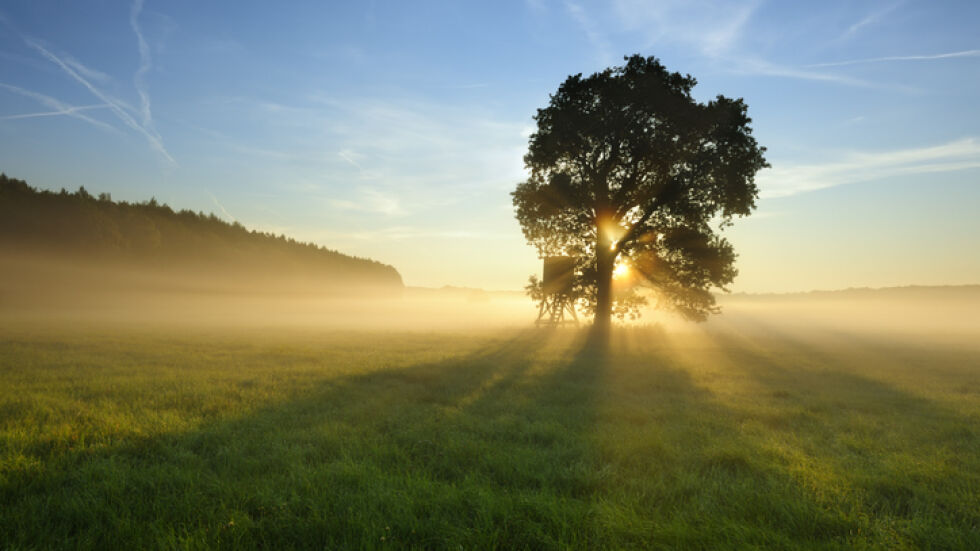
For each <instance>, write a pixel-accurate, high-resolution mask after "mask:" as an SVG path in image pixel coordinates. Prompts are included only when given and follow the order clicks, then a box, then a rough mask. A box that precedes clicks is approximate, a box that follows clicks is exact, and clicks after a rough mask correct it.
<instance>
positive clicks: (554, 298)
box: [534, 256, 578, 327]
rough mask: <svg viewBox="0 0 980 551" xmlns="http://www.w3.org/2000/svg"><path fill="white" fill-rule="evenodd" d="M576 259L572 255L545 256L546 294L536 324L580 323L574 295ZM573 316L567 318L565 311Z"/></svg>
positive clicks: (544, 281) (543, 288)
mask: <svg viewBox="0 0 980 551" xmlns="http://www.w3.org/2000/svg"><path fill="white" fill-rule="evenodd" d="M574 274H575V259H574V258H572V257H570V256H546V257H545V258H544V270H543V274H542V275H543V277H542V278H541V287H542V290H543V291H544V294H543V296H542V298H541V305H540V306H539V308H538V319H537V321H535V322H534V325H537V326H541V325H548V326H551V327H559V326H561V325H564V324H566V323H573V324H575V325H578V316H577V315H576V314H575V300H574V298H573V295H572V289H573V282H574ZM566 312H567V313H568V314H569V315H570V316H571V318H570V319H566V318H565V313H566Z"/></svg>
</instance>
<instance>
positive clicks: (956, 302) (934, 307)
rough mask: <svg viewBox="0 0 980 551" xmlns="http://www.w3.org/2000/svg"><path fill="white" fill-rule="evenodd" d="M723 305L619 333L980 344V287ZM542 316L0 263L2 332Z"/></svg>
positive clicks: (190, 275) (464, 327)
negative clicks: (778, 334) (820, 335)
mask: <svg viewBox="0 0 980 551" xmlns="http://www.w3.org/2000/svg"><path fill="white" fill-rule="evenodd" d="M718 300H719V304H720V306H721V308H722V314H721V315H716V316H712V317H711V318H710V319H709V321H708V322H706V323H703V324H697V323H692V322H687V321H684V320H682V319H680V318H679V317H676V316H673V315H671V314H669V313H666V312H661V311H657V310H656V309H654V308H652V307H651V308H647V309H646V310H645V311H644V312H643V316H642V317H641V318H640V319H639V320H638V321H634V322H627V323H624V324H622V325H626V326H658V327H659V328H661V329H663V330H664V331H666V332H669V333H674V334H677V335H683V334H708V335H710V334H712V333H717V332H730V331H736V332H739V333H743V334H747V335H751V334H757V333H767V332H772V331H777V330H778V331H792V332H806V331H821V332H836V333H863V334H877V335H882V336H895V337H896V338H906V337H907V336H909V335H919V336H923V337H924V336H928V337H929V338H930V339H940V340H943V339H946V340H948V339H953V340H962V339H971V338H974V337H975V336H977V335H980V315H978V314H977V312H980V286H959V287H907V288H891V289H883V290H846V291H834V292H815V293H798V294H783V295H775V294H773V295H745V294H735V295H724V294H722V295H719V297H718ZM536 317H537V307H536V305H535V304H533V303H532V302H531V300H530V299H529V298H527V297H526V296H525V295H524V294H523V293H522V292H520V291H484V290H479V289H465V288H449V287H446V288H442V289H426V288H413V287H406V288H404V289H401V290H398V291H392V290H391V288H390V287H386V288H378V287H370V286H356V285H345V286H341V287H339V288H338V286H337V285H336V284H331V285H329V286H324V285H322V284H318V283H317V282H316V281H313V280H310V279H308V278H307V279H304V278H299V277H296V278H282V277H280V278H278V279H272V278H269V277H256V276H254V275H252V274H237V275H236V274H217V275H216V274H208V273H201V272H199V271H195V270H193V269H190V268H187V267H181V266H169V267H166V268H161V269H153V270H147V269H136V268H132V267H126V266H122V265H111V264H105V263H90V262H80V261H78V259H65V258H59V257H53V256H41V255H30V254H23V253H19V254H13V253H5V254H2V255H0V322H3V323H4V325H6V326H10V325H12V324H13V325H17V324H31V325H45V324H51V326H52V327H54V326H59V327H65V326H70V327H85V326H94V325H100V326H105V325H110V326H111V325H118V326H134V325H143V326H148V327H149V326H167V327H171V328H184V329H188V330H194V329H195V328H202V327H211V328H219V327H228V328H243V327H251V328H270V329H271V328H278V329H282V330H289V329H304V330H313V331H317V330H340V329H342V330H386V331H470V330H481V329H497V328H520V327H531V326H533V325H534V321H535V319H536Z"/></svg>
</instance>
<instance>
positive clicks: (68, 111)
mask: <svg viewBox="0 0 980 551" xmlns="http://www.w3.org/2000/svg"><path fill="white" fill-rule="evenodd" d="M106 107H108V105H105V104H97V105H78V106H72V107H66V108H65V109H61V110H59V111H42V112H40V113H23V114H20V115H5V116H2V117H0V120H3V121H11V120H17V119H34V118H38V117H56V116H59V115H71V114H73V113H77V112H79V111H89V110H91V109H104V108H106Z"/></svg>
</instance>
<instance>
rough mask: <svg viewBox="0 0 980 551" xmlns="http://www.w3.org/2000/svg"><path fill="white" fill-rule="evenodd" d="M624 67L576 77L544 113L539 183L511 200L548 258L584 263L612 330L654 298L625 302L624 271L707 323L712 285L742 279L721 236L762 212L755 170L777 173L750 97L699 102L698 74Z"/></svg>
mask: <svg viewBox="0 0 980 551" xmlns="http://www.w3.org/2000/svg"><path fill="white" fill-rule="evenodd" d="M625 61H626V63H625V65H623V66H621V67H612V68H609V69H606V70H604V71H601V72H598V73H595V74H593V75H591V76H589V77H585V78H583V77H582V75H581V74H578V75H573V76H570V77H568V79H566V80H565V82H564V83H562V85H561V86H560V87H559V88H558V91H557V92H556V93H555V94H553V95H552V96H551V101H550V103H549V104H548V106H547V107H545V108H543V109H539V110H538V112H537V115H535V117H534V119H535V120H536V121H537V125H538V128H537V131H536V132H535V133H534V134H532V135H531V137H530V140H529V144H528V152H527V155H525V157H524V164H525V166H526V167H527V169H528V170H529V171H530V177H529V178H528V179H527V181H525V182H522V183H520V184H518V186H517V189H516V190H515V191H514V192H513V193H512V195H513V200H514V207H515V209H516V215H517V219H518V221H519V222H520V224H521V228H522V230H523V232H524V236H525V237H526V238H527V240H528V242H529V243H530V244H531V245H533V246H534V247H536V248H537V250H538V253H539V255H540V256H542V257H544V256H553V255H563V256H572V257H575V258H576V259H577V262H578V266H577V270H576V283H575V290H576V295H577V296H578V297H579V299H580V301H581V305H582V306H585V308H586V309H587V310H589V311H591V312H592V313H593V314H594V316H595V317H594V327H595V328H596V329H598V330H600V331H602V332H605V331H607V330H608V328H609V324H610V318H611V316H612V315H613V314H614V313H616V314H617V315H620V316H622V315H627V314H635V313H636V311H637V309H638V307H639V306H640V305H641V304H642V303H643V298H642V297H639V296H637V295H636V294H635V293H633V292H632V291H630V290H623V291H621V292H617V293H616V294H615V295H614V292H613V271H614V269H615V268H616V266H617V265H618V264H625V265H627V266H628V267H629V268H630V270H631V272H632V273H633V274H635V276H636V277H639V278H641V279H642V280H643V281H644V282H645V283H646V284H647V285H649V286H650V287H652V288H653V289H654V290H655V291H656V296H657V298H658V300H659V302H660V304H661V305H662V306H665V307H668V308H671V309H673V310H675V311H677V312H679V313H680V314H682V315H683V316H685V317H687V318H689V319H693V320H699V321H700V320H704V319H706V318H707V316H708V314H711V313H716V312H717V311H718V308H717V306H716V305H715V299H714V296H713V295H712V294H711V289H713V288H720V289H723V290H724V289H725V288H726V286H727V285H728V284H730V283H731V282H732V281H733V280H734V278H735V275H736V273H737V270H736V269H735V258H736V255H735V251H734V249H733V248H732V246H731V244H730V243H729V242H728V241H727V240H726V239H725V238H723V237H721V235H720V232H721V231H722V230H723V229H724V228H726V227H728V226H730V225H731V223H732V219H733V218H734V217H736V216H745V215H748V214H749V213H751V212H752V210H753V209H754V208H755V201H756V198H757V197H758V188H757V187H756V184H755V181H754V180H755V174H756V172H758V171H759V170H761V169H762V168H764V167H767V166H769V165H768V163H767V162H766V159H765V157H764V156H763V154H764V153H765V148H764V147H760V146H759V145H758V143H757V142H756V140H755V138H754V137H752V129H751V128H750V127H749V123H750V122H751V119H750V118H749V117H748V115H747V113H746V111H747V106H746V105H745V103H744V102H743V101H742V100H741V99H734V100H733V99H729V98H726V97H724V96H720V95H719V96H718V97H717V98H715V99H714V100H712V101H709V102H708V103H699V102H697V101H696V100H694V98H692V97H691V90H692V89H693V88H694V85H695V84H696V81H695V79H694V78H693V77H691V76H690V75H681V74H680V73H671V72H669V71H667V69H666V68H664V66H663V65H661V64H660V62H659V61H658V60H657V59H656V58H655V57H642V56H640V55H634V56H632V57H628V58H625ZM536 285H538V282H537V281H536V280H535V278H532V282H531V287H532V288H534V287H535V286H536Z"/></svg>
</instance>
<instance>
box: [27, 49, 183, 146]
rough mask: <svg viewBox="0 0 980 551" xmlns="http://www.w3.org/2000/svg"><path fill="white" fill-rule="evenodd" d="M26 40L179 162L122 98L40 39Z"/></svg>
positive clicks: (129, 124)
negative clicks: (114, 94) (54, 51)
mask: <svg viewBox="0 0 980 551" xmlns="http://www.w3.org/2000/svg"><path fill="white" fill-rule="evenodd" d="M25 42H27V45H28V46H30V47H31V48H34V49H35V50H37V51H38V52H40V54H41V55H43V56H44V57H45V58H47V59H48V60H49V61H51V62H52V63H54V64H55V65H57V66H58V67H61V69H62V70H63V71H64V72H65V73H67V74H68V76H70V77H72V78H73V79H75V80H76V81H78V82H79V83H80V84H81V85H82V86H84V87H85V88H86V89H88V91H89V92H91V93H92V95H94V96H95V97H97V98H99V99H100V100H102V101H103V102H104V103H105V104H106V105H107V106H108V107H109V110H110V111H112V113H113V114H114V115H116V117H117V118H118V119H119V120H120V121H122V122H123V124H125V125H126V126H128V127H129V128H131V129H133V130H135V131H136V132H138V133H140V134H142V135H143V136H144V137H146V139H147V141H149V142H150V146H151V147H152V148H153V149H155V150H156V151H157V152H158V153H160V154H161V155H163V157H164V158H166V159H167V160H168V161H170V163H172V164H177V161H175V160H174V158H173V157H171V156H170V153H169V152H167V149H166V148H165V147H164V146H163V141H162V140H161V139H160V136H159V135H158V134H157V133H156V132H155V131H153V130H152V129H147V128H146V127H144V126H143V125H141V124H140V123H139V122H137V121H136V119H134V118H133V116H132V115H130V114H129V111H128V109H131V108H130V107H129V106H128V105H127V104H125V103H124V102H123V101H122V100H118V99H116V98H113V97H111V96H109V95H108V94H106V93H105V92H103V91H101V90H99V89H98V88H96V87H95V86H94V85H92V83H91V82H89V81H88V80H87V79H86V78H85V77H83V76H82V75H80V74H79V73H78V71H76V70H75V69H73V68H72V67H71V66H69V65H68V64H67V63H65V61H64V60H63V59H62V58H61V57H59V56H57V55H55V54H54V53H52V52H51V51H50V50H48V49H47V48H45V47H44V46H43V45H41V43H39V42H38V41H36V40H33V39H29V38H25Z"/></svg>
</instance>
